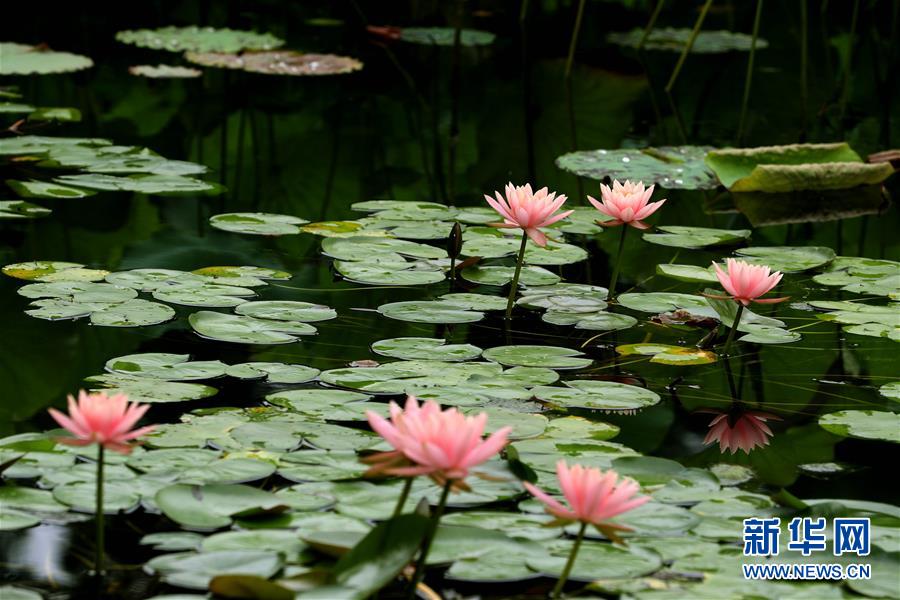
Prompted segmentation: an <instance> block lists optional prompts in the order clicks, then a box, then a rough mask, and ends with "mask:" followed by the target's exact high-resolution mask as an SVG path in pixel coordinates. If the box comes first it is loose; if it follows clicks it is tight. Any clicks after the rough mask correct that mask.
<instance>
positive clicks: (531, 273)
mask: <svg viewBox="0 0 900 600" xmlns="http://www.w3.org/2000/svg"><path fill="white" fill-rule="evenodd" d="M515 270H516V268H515V267H499V266H488V267H466V268H465V269H463V270H462V273H461V274H462V277H463V279H465V280H466V281H471V282H472V283H479V284H482V285H497V286H503V285H506V284H508V283H510V282H512V278H513V274H514V273H515ZM559 280H560V277H559V275H556V274H555V273H552V272H550V271H548V270H547V269H544V268H543V267H535V266H525V267H522V273H521V274H520V276H519V285H521V286H540V285H553V284H554V283H558V282H559Z"/></svg>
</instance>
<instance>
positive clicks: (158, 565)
mask: <svg viewBox="0 0 900 600" xmlns="http://www.w3.org/2000/svg"><path fill="white" fill-rule="evenodd" d="M283 562H284V559H283V558H282V555H281V554H279V553H278V552H273V551H267V550H224V551H220V552H202V553H194V552H176V553H173V554H162V555H160V556H157V557H155V558H153V559H151V560H150V561H148V562H147V564H146V565H144V568H145V569H146V570H147V571H149V572H150V573H153V574H156V575H157V576H158V577H159V578H160V579H161V580H162V581H163V582H165V583H168V584H169V585H173V586H176V587H181V588H189V589H194V590H204V591H205V590H206V589H207V588H208V587H209V586H210V582H211V581H213V579H214V578H216V577H219V576H222V575H244V576H255V577H260V578H262V579H268V578H269V577H272V576H273V575H275V574H276V573H278V571H279V570H280V569H281V566H282V563H283ZM204 597H205V596H204ZM158 598H168V600H182V598H181V597H180V596H175V597H174V598H173V597H172V596H168V597H167V596H159V597H158Z"/></svg>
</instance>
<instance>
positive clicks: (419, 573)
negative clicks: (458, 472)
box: [406, 479, 453, 600]
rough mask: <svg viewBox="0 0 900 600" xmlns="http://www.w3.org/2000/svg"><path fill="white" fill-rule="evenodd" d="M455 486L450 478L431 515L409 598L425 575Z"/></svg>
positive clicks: (410, 585)
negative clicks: (429, 554) (432, 544)
mask: <svg viewBox="0 0 900 600" xmlns="http://www.w3.org/2000/svg"><path fill="white" fill-rule="evenodd" d="M452 486H453V480H452V479H450V480H448V481H447V483H445V484H444V489H443V491H441V499H440V500H438V505H437V506H436V507H435V509H434V514H433V515H432V516H431V523H430V524H429V527H428V533H427V534H426V535H425V539H424V540H423V541H422V552H421V553H420V554H419V560H418V561H416V570H415V572H414V573H413V576H412V579H410V580H409V592H408V593H407V596H406V597H407V600H412V599H413V598H415V596H416V587H417V586H418V585H419V582H420V581H422V579H423V578H424V576H425V561H426V559H427V558H428V552H429V550H431V543H432V542H433V541H434V535H435V534H436V533H437V528H438V524H439V523H440V521H441V516H442V515H443V514H444V507H445V506H446V505H447V496H449V495H450V488H451V487H452Z"/></svg>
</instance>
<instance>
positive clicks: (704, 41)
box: [606, 27, 769, 54]
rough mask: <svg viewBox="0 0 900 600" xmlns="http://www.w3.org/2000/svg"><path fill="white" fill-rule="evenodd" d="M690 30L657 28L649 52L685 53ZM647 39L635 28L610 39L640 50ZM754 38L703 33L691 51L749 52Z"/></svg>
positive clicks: (648, 42)
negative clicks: (641, 44) (640, 46)
mask: <svg viewBox="0 0 900 600" xmlns="http://www.w3.org/2000/svg"><path fill="white" fill-rule="evenodd" d="M691 33H692V30H691V29H690V28H680V29H679V28H674V27H661V28H660V27H657V28H655V29H653V30H652V31H651V32H650V35H648V36H647V39H646V40H645V41H644V48H645V49H647V50H663V51H667V52H681V51H683V50H684V47H685V45H686V44H687V41H688V39H689V38H690V37H691ZM643 37H644V29H643V28H637V29H632V30H631V31H629V32H615V33H610V34H609V35H607V36H606V39H607V40H609V42H610V43H613V44H617V45H619V46H628V47H631V48H637V47H638V46H639V45H640V43H641V40H642V39H643ZM752 43H753V38H752V37H751V36H749V35H747V34H745V33H738V32H734V31H702V30H701V31H699V32H697V34H696V37H695V38H694V43H693V45H692V46H691V52H692V53H694V54H721V53H724V52H733V51H741V52H748V51H749V50H750V48H751V46H752ZM768 45H769V43H768V42H767V41H766V40H764V39H762V38H759V37H758V38H756V49H757V50H759V49H760V48H766V47H768Z"/></svg>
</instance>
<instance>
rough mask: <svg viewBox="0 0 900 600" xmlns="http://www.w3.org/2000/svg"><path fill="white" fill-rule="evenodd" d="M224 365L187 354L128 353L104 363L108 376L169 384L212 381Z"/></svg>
mask: <svg viewBox="0 0 900 600" xmlns="http://www.w3.org/2000/svg"><path fill="white" fill-rule="evenodd" d="M225 369H226V365H225V363H223V362H221V361H218V360H204V361H192V360H190V356H189V355H187V354H169V353H163V352H147V353H144V354H129V355H126V356H119V357H118V358H111V359H109V360H108V361H106V370H107V371H109V372H110V373H121V374H124V375H137V376H140V377H152V378H154V379H165V380H168V381H191V380H194V379H213V378H215V377H221V376H222V375H224V374H225Z"/></svg>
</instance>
